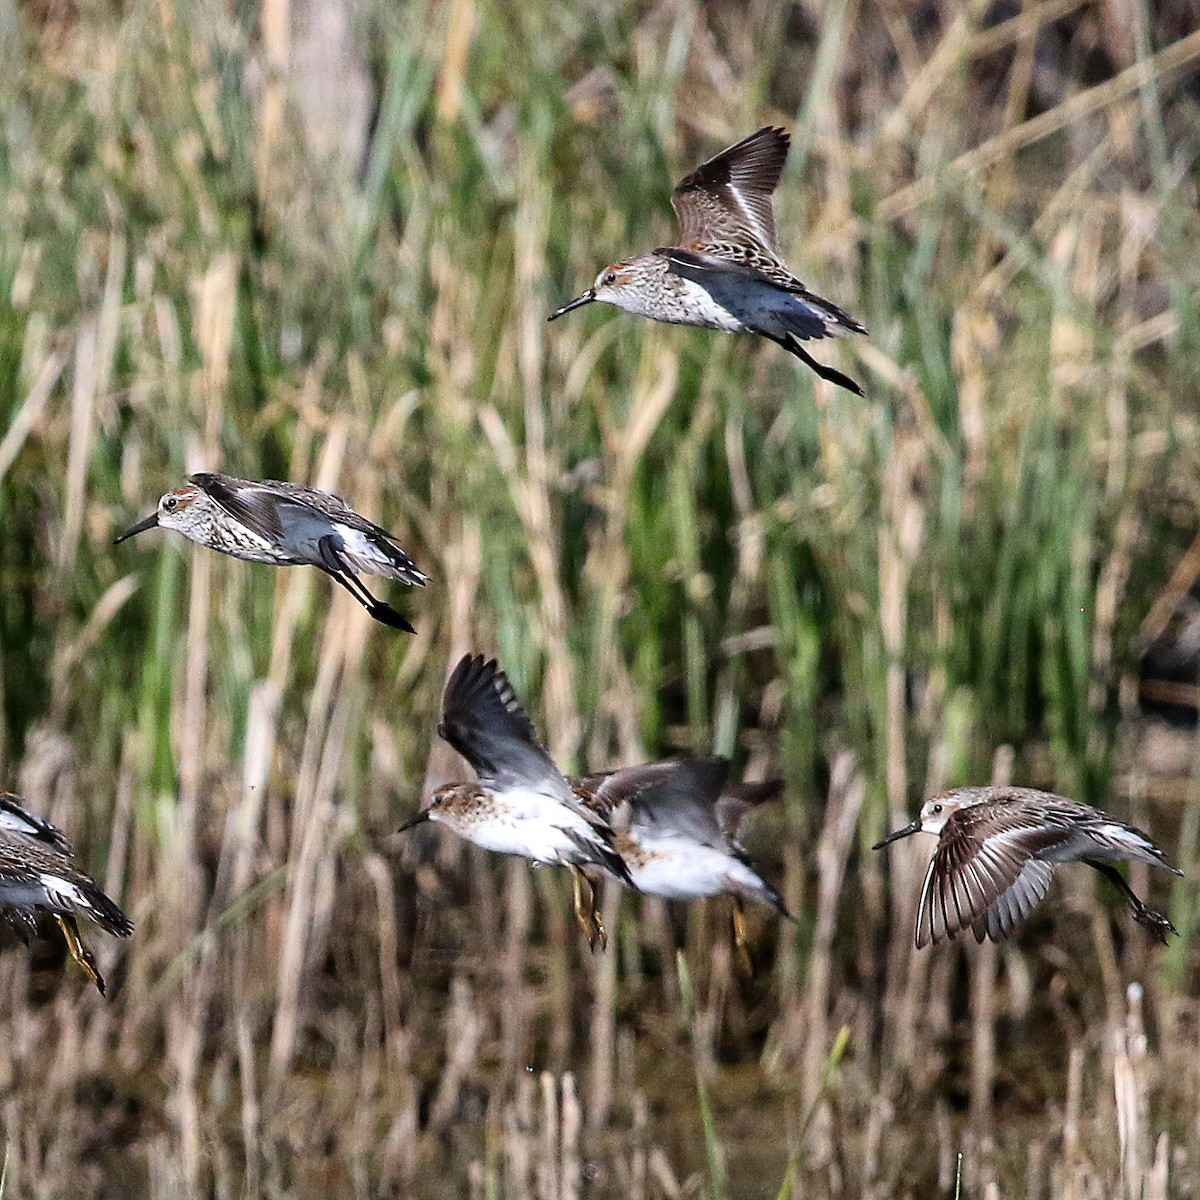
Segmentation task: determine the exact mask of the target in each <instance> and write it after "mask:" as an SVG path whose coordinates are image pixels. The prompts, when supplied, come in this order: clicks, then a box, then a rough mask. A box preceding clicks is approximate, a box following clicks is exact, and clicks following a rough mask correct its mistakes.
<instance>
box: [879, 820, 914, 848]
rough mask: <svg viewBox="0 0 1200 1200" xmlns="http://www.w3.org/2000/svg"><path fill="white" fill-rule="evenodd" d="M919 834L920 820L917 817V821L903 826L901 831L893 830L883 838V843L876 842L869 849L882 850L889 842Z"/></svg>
mask: <svg viewBox="0 0 1200 1200" xmlns="http://www.w3.org/2000/svg"><path fill="white" fill-rule="evenodd" d="M920 832H921V820H920V818H919V817H918V818H917V820H915V821H913V822H912V824H910V825H905V826H904V828H903V829H897V830H894V831H893V832H892V833H889V834H888V835H887V837H885V838H884V839H883V841H881V842H876V843H875V845H873V846H872V847H871V849H872V850H882V849H883V848H884V846H886V845H888V844H889V843H891V842H898V841H899V840H900V839H901V838H906V837H911V836H912V834H914V833H920Z"/></svg>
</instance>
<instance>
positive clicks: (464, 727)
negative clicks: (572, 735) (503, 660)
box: [438, 654, 570, 793]
mask: <svg viewBox="0 0 1200 1200" xmlns="http://www.w3.org/2000/svg"><path fill="white" fill-rule="evenodd" d="M438 733H439V735H440V736H441V737H443V738H444V739H445V740H446V741H447V742H449V743H450V745H451V746H453V747H454V749H455V750H457V751H458V752H459V754H461V755H462V756H463V758H465V759H466V760H467V762H469V763H470V764H471V766H472V767H474V768H475V773H476V774H477V775H478V776H479V778H480V779H481V780H482V781H483V782H484V783H486V784H489V785H492V786H496V787H499V788H505V789H507V788H513V787H521V786H525V787H530V786H536V785H538V784H547V783H549V784H551V785H553V787H554V789H555V791H563V792H567V793H570V788H569V787H568V786H567V782H566V780H565V779H563V777H562V774H561V773H560V772H559V769H558V767H556V766H555V765H554V760H553V759H552V758H551V757H550V754H549V751H547V749H546V747H545V746H544V745H542V741H541V739H540V738H539V737H538V734H537V730H536V729H534V727H533V722H532V721H531V720H530V719H529V715H528V714H527V713H526V712H525V709H524V707H522V705H521V701H520V700H519V699H518V698H517V693H516V692H515V691H514V690H513V686H512V684H511V683H509V681H508V676H507V675H505V673H504V672H503V671H502V670H500V667H499V665H498V664H497V662H496V660H495V659H486V658H484V656H483V655H482V654H474V655H472V654H467V655H464V656H463V657H462V658H461V659H460V660H459V662H458V665H457V666H456V667H455V668H454V670H453V672H451V675H450V679H449V680H448V681H447V683H446V691H445V695H444V696H443V699H442V720H441V723H440V724H439V725H438Z"/></svg>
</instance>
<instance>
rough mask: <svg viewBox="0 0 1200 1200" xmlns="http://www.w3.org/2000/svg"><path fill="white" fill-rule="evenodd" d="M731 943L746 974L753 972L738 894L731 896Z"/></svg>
mask: <svg viewBox="0 0 1200 1200" xmlns="http://www.w3.org/2000/svg"><path fill="white" fill-rule="evenodd" d="M733 944H734V945H735V946H736V947H737V956H738V961H739V962H740V963H741V964H742V969H743V970H744V971H745V972H746V974H747V975H753V974H754V960H753V959H752V958H751V957H750V947H749V945H748V944H747V942H746V912H745V909H744V908H743V907H742V900H741V897H740V896H734V898H733Z"/></svg>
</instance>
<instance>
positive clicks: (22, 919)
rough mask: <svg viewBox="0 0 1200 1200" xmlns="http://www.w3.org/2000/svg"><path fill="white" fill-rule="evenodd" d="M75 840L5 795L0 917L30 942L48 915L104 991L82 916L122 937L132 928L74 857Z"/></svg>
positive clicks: (0, 811)
mask: <svg viewBox="0 0 1200 1200" xmlns="http://www.w3.org/2000/svg"><path fill="white" fill-rule="evenodd" d="M72 854H73V852H72V850H71V844H70V843H69V842H68V841H67V839H66V838H65V837H63V835H62V834H61V833H60V832H59V831H58V830H57V829H56V828H55V827H54V826H53V825H51V824H50V822H49V821H43V820H42V819H41V818H40V817H35V816H34V815H33V814H32V813H30V812H28V811H27V810H26V809H25V808H24V807H23V806H22V804H21V802H20V800H19V798H18V797H17V796H14V795H12V794H11V793H8V792H4V793H0V917H2V918H3V920H4V922H5V923H6V924H7V925H8V926H9V928H11V929H12V930H13V932H14V933H16V934H17V936H18V937H20V938H21V940H22V941H24V942H25V943H28V942H29V940H30V938H32V937H33V936H34V935H35V934H36V933H37V931H38V915H39V914H40V913H49V914H50V915H51V916H52V917H53V918H54V919H55V921H57V922H58V926H59V928H60V929H61V930H62V932H63V936H64V937H65V938H66V941H67V949H68V950H69V951H70V954H71V957H72V958H73V959H74V960H75V961H76V962H77V963H78V964H79V965H80V966H81V967H82V968H83V969H84V971H86V972H87V975H88V977H89V978H90V979H91V980H92V982H93V983H94V984H95V985H96V987H97V988H98V989H99V990H100V994H101V995H102V996H103V995H104V977H103V976H102V975H101V974H100V971H99V969H98V968H97V966H96V960H95V959H94V958H93V957H92V955H91V952H90V951H89V950H88V948H87V947H86V946H85V945H84V944H83V942H82V940H81V939H80V937H79V926H78V925H77V924H76V922H75V918H76V917H77V916H85V917H89V918H90V919H91V920H93V921H95V922H96V924H97V925H99V926H100V928H101V929H103V930H105V932H107V933H111V934H115V935H116V936H117V937H128V936H129V935H130V934H131V933H132V932H133V925H132V924H131V923H130V920H129V918H128V917H127V916H126V915H125V914H124V913H123V912H122V911H121V910H120V908H118V907H117V905H116V904H114V903H113V901H112V900H110V899H109V898H108V897H107V896H106V895H105V894H104V893H103V892H102V891H101V890H100V889H99V888H98V887H97V886H96V881H95V880H94V879H92V877H91V876H90V875H87V874H85V873H84V872H83V871H81V870H79V868H78V867H76V866H75V864H74V863H73V862H72V861H71V858H72Z"/></svg>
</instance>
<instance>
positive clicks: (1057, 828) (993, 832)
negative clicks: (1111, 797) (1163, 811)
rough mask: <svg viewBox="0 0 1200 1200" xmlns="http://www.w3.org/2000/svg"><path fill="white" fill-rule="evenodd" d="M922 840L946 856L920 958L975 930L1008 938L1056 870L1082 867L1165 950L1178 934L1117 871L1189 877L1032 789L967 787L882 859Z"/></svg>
mask: <svg viewBox="0 0 1200 1200" xmlns="http://www.w3.org/2000/svg"><path fill="white" fill-rule="evenodd" d="M914 833H932V834H936V835H937V838H938V844H937V849H936V850H935V851H934V855H933V858H932V860H931V861H930V863H929V870H928V871H927V872H926V873H925V883H924V885H923V886H922V888H921V899H920V901H919V902H918V905H917V928H916V934H915V938H916V944H917V949H918V950H919V949H921V947H922V946H926V945H928V944H930V943H931V942H932V943H933V944H934V945H936V944H937V943H938V942H941V941H944V940H946V939H948V938H954V937H957V935H958V934H959V933H961V932H962V931H963V930H964V929H970V930H971V932H972V933H974V935H975V940H976V941H978V942H982V941H983V939H984V938H985V937H987V938H990V939H991V940H992V941H993V942H998V941H1000V940H1002V939H1003V938H1007V937H1009V936H1010V935H1011V934H1012V933H1013V932H1014V931H1015V930H1016V929H1017V928H1018V927H1019V926H1020V925H1021V923H1022V922H1023V921H1024V920H1025V918H1026V917H1028V916H1029V914H1030V912H1031V911H1032V910H1033V908H1034V906H1035V905H1036V904H1038V903H1039V902H1040V901H1041V900H1042V899H1043V897H1044V896H1045V895H1046V891H1047V889H1048V888H1049V886H1050V880H1051V878H1052V877H1053V875H1054V871H1055V869H1056V868H1057V867H1060V866H1063V865H1064V864H1065V863H1073V862H1082V863H1086V864H1087V865H1088V866H1089V867H1092V868H1094V869H1095V870H1096V871H1099V872H1100V874H1101V875H1103V876H1104V877H1105V878H1106V879H1108V880H1109V881H1110V882H1111V883H1112V884H1113V885H1114V886H1115V887H1116V888H1117V889H1118V890H1119V891H1120V892H1121V894H1122V895H1123V896H1124V897H1125V899H1126V901H1127V902H1128V904H1129V907H1130V910H1131V912H1132V914H1133V919H1134V920H1135V921H1137V923H1138V924H1139V925H1141V926H1143V928H1145V929H1148V930H1149V931H1150V933H1152V934H1153V935H1154V936H1155V937H1156V938H1157V939H1158V940H1159V941H1160V942H1162V943H1163V944H1164V945H1165V944H1166V940H1167V934H1168V933H1175V932H1177V931H1176V929H1175V927H1174V926H1173V925H1172V924H1171V922H1170V921H1169V920H1168V919H1167V918H1166V917H1165V916H1163V914H1162V913H1159V912H1155V911H1154V910H1153V909H1151V908H1147V907H1146V905H1145V904H1144V903H1143V902H1142V900H1141V899H1139V897H1138V896H1137V895H1136V894H1135V893H1134V891H1133V889H1132V888H1131V887H1130V886H1129V884H1128V883H1126V882H1125V878H1124V876H1122V875H1121V873H1120V872H1119V871H1118V870H1117V869H1116V867H1114V866H1113V863H1114V862H1141V863H1146V864H1147V865H1148V866H1151V867H1163V868H1165V869H1166V870H1168V871H1171V872H1173V873H1174V874H1176V875H1182V874H1183V872H1182V871H1180V870H1178V869H1177V868H1176V867H1173V866H1172V865H1171V864H1170V863H1169V862H1167V860H1166V857H1165V856H1164V855H1163V852H1162V851H1161V850H1160V849H1159V848H1158V847H1157V846H1156V845H1155V844H1154V843H1153V842H1152V841H1151V840H1150V839H1149V837H1147V836H1146V834H1144V833H1143V832H1142V831H1141V830H1140V829H1135V828H1134V827H1133V826H1132V825H1126V824H1125V823H1124V822H1123V821H1118V820H1116V819H1115V818H1113V817H1110V816H1109V815H1108V814H1107V813H1105V812H1101V810H1100V809H1098V808H1091V807H1089V806H1088V805H1086V804H1078V803H1076V802H1075V801H1074V800H1067V799H1065V798H1064V797H1062V796H1055V795H1052V794H1051V793H1050V792H1041V791H1037V790H1036V789H1034V788H1023V787H967V788H956V789H954V790H953V791H949V792H943V793H942V794H941V795H938V796H933V797H931V798H930V799H929V800H926V801H925V803H924V805H922V807H921V812H920V815H919V816H918V817H917V819H916V820H915V821H913V822H912V824H910V825H905V826H904V828H903V829H897V830H896V831H895V832H894V833H890V834H888V836H887V837H885V838H884V839H883V840H882V841H880V842H877V843H876V844H875V847H874V849H876V850H879V849H881V848H882V847H883V846H886V845H888V844H889V843H891V842H894V841H897V840H898V839H900V838H903V837H908V836H910V835H911V834H914Z"/></svg>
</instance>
